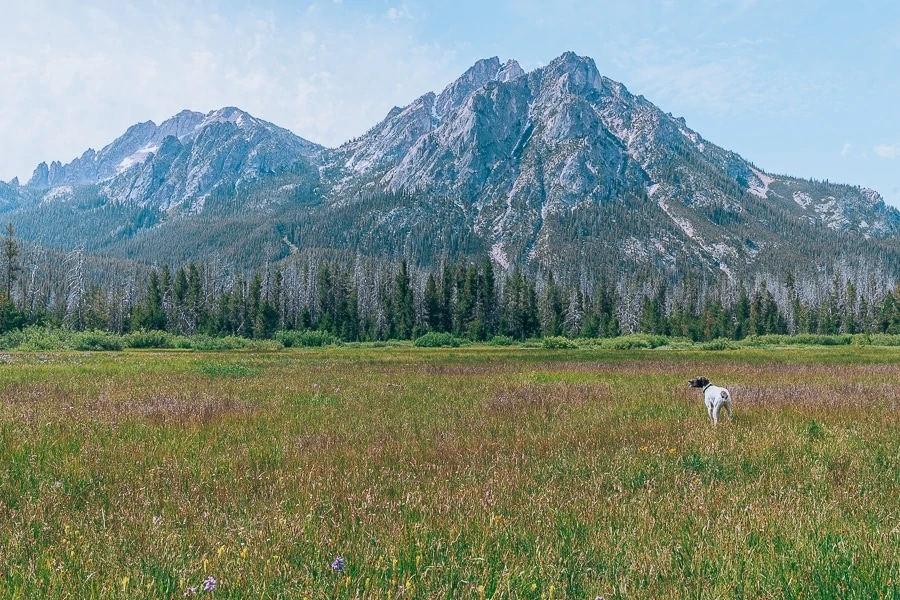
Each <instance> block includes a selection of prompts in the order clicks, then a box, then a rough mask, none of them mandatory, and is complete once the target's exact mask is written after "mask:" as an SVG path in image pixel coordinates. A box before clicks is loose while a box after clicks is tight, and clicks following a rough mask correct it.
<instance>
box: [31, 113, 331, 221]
mask: <svg viewBox="0 0 900 600" xmlns="http://www.w3.org/2000/svg"><path fill="white" fill-rule="evenodd" d="M322 150H323V148H322V147H321V146H319V145H317V144H314V143H312V142H309V141H307V140H304V139H303V138H300V137H298V136H296V135H294V134H293V133H291V132H289V131H288V130H286V129H282V128H281V127H277V126H276V125H273V124H272V123H268V122H266V121H263V120H261V119H256V118H255V117H253V116H251V115H249V114H248V113H246V112H244V111H242V110H240V109H237V108H233V107H227V108H223V109H220V110H216V111H212V112H210V113H208V114H206V115H204V114H202V113H196V112H191V111H187V110H185V111H182V112H180V113H178V114H177V115H175V116H174V117H172V118H171V119H168V120H166V121H164V122H163V123H162V124H161V125H158V126H157V125H156V124H155V123H153V122H152V121H147V122H146V123H140V124H138V125H134V126H132V127H130V128H128V130H127V131H126V132H125V134H124V135H123V136H121V137H120V138H118V139H116V140H115V141H114V142H112V143H111V144H109V145H108V146H106V147H105V148H103V149H102V150H100V151H99V152H95V151H94V150H93V149H89V150H87V151H86V152H85V153H84V154H83V155H82V156H81V157H80V158H76V159H75V160H73V161H72V162H70V163H69V164H66V165H62V164H60V163H59V162H53V163H51V164H50V166H49V167H48V166H47V164H46V163H41V164H40V165H38V167H37V168H36V169H35V171H34V174H33V175H32V178H31V180H30V181H29V182H28V186H29V187H31V188H40V189H44V188H46V189H48V190H49V191H48V192H47V194H46V195H45V196H44V199H45V200H54V199H55V200H58V199H60V198H61V197H67V196H70V195H71V194H72V193H73V186H81V185H97V186H99V193H100V195H101V196H102V197H104V198H106V199H108V200H110V201H113V202H122V203H133V204H136V205H141V206H144V205H149V206H152V207H155V208H158V209H160V210H164V211H166V210H171V209H173V208H175V207H179V206H184V207H186V208H188V209H189V210H191V211H195V212H196V211H198V210H200V209H202V206H203V203H204V202H205V200H206V199H207V198H208V197H209V196H210V194H212V193H213V192H214V191H215V190H217V189H223V188H224V189H235V188H239V187H241V186H242V185H246V184H247V183H248V182H252V181H254V180H256V179H258V178H260V177H261V176H265V175H269V174H274V173H279V172H283V171H286V170H288V169H297V168H300V169H301V170H304V175H305V176H306V177H307V178H313V179H315V178H316V177H317V176H316V175H314V173H315V172H316V169H315V168H314V167H315V166H316V163H317V162H318V157H319V155H320V154H321V152H322Z"/></svg>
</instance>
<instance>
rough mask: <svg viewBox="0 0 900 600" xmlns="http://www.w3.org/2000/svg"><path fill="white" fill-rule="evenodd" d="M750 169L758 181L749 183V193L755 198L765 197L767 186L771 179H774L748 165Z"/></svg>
mask: <svg viewBox="0 0 900 600" xmlns="http://www.w3.org/2000/svg"><path fill="white" fill-rule="evenodd" d="M750 170H751V171H753V174H754V175H755V176H756V178H757V179H758V180H759V181H758V182H755V181H754V182H752V183H751V184H750V193H751V194H753V195H754V196H756V197H757V198H762V199H765V198H766V197H767V196H768V194H769V186H770V185H771V184H772V182H773V181H775V179H774V178H773V177H769V176H768V175H766V174H765V173H763V172H762V171H759V170H757V169H754V168H753V167H750Z"/></svg>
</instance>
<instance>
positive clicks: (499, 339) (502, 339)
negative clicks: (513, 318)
mask: <svg viewBox="0 0 900 600" xmlns="http://www.w3.org/2000/svg"><path fill="white" fill-rule="evenodd" d="M487 343H488V345H490V346H512V345H513V344H515V343H516V340H514V339H512V338H511V337H509V336H508V335H495V336H494V337H492V338H491V339H490V340H488V342H487Z"/></svg>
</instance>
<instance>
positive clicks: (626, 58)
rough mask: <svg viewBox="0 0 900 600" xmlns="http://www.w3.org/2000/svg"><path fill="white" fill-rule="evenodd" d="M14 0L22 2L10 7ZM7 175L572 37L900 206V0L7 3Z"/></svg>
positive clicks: (392, 93) (355, 125) (727, 142)
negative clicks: (158, 127)
mask: <svg viewBox="0 0 900 600" xmlns="http://www.w3.org/2000/svg"><path fill="white" fill-rule="evenodd" d="M7 5H8V6H7ZM0 8H2V14H3V15H4V19H3V20H4V26H3V34H2V35H0V179H2V180H4V181H6V180H9V179H11V178H12V177H14V176H18V177H19V178H20V180H22V183H24V182H25V181H26V180H27V179H28V178H30V176H31V173H32V171H33V170H34V167H35V166H36V165H37V164H38V163H39V162H41V161H47V162H49V161H51V160H60V161H61V162H63V163H66V162H69V161H70V160H72V159H73V158H75V157H76V156H79V155H81V154H82V152H84V151H85V150H86V149H87V148H89V147H92V148H95V149H100V148H102V147H103V146H105V145H106V144H108V143H109V142H111V141H112V140H114V139H115V138H116V137H118V136H120V135H121V134H122V133H124V131H125V130H126V129H127V128H128V127H129V126H130V125H133V124H135V123H138V122H143V121H147V120H153V121H155V122H157V123H159V122H161V121H163V120H165V119H166V118H168V117H170V116H172V115H174V114H176V113H177V112H179V111H181V110H183V109H186V108H187V109H191V110H197V111H201V112H208V111H210V110H214V109H217V108H221V107H223V106H237V107H239V108H241V109H243V110H246V111H247V112H249V113H251V114H252V115H254V116H256V117H259V118H262V119H265V120H268V121H271V122H273V123H276V124H277V125H280V126H282V127H286V128H288V129H290V130H291V131H293V132H294V133H296V134H298V135H300V136H302V137H304V138H307V139H309V140H312V141H314V142H318V143H320V144H323V145H326V146H336V145H339V144H340V143H342V142H344V141H347V140H348V139H351V138H353V137H355V136H358V135H360V134H362V133H363V132H365V131H366V130H367V129H369V128H370V127H371V126H372V125H374V124H375V123H377V122H378V121H380V120H381V119H382V118H383V117H384V115H385V114H386V113H387V112H388V111H389V110H390V109H391V108H392V107H393V106H395V105H397V106H402V105H406V104H408V103H409V102H411V101H412V100H414V99H415V98H417V97H418V96H420V95H422V94H424V93H425V92H428V91H436V92H439V91H440V90H441V89H442V88H443V87H444V86H446V85H447V84H448V83H450V82H451V81H453V80H454V79H456V78H457V77H458V76H459V75H461V74H462V73H463V72H464V71H465V70H466V69H467V68H468V67H469V66H471V65H472V64H473V63H474V62H476V61H477V60H479V59H481V58H485V57H491V56H498V57H499V58H500V59H501V60H506V59H509V58H515V59H516V60H518V61H519V63H520V64H521V65H522V67H523V68H524V69H525V70H526V71H531V70H533V69H536V68H539V67H541V66H543V65H545V64H547V63H549V62H550V61H551V60H553V59H554V58H555V57H557V56H559V55H560V54H562V53H564V52H566V51H569V50H571V51H574V52H576V53H578V54H580V55H583V56H590V57H591V58H593V59H594V60H595V62H596V64H597V66H598V68H599V70H600V72H601V73H602V74H603V75H605V76H607V77H609V78H611V79H614V80H616V81H620V82H622V83H624V84H625V85H626V86H627V87H628V89H629V90H631V91H632V92H633V93H635V94H642V95H644V96H645V97H646V98H648V99H649V100H650V101H652V102H654V103H655V104H656V105H657V106H659V107H660V108H661V109H663V110H664V111H666V112H671V113H673V114H674V115H676V116H682V117H684V118H685V119H686V121H687V123H688V125H689V126H690V127H691V128H692V129H694V130H695V131H697V132H699V133H700V134H701V135H702V136H703V137H705V138H706V139H707V140H709V141H711V142H713V143H715V144H718V145H719V146H722V147H724V148H727V149H729V150H734V151H735V152H738V153H739V154H741V155H742V156H743V157H744V158H746V159H748V160H750V161H752V162H753V163H755V164H756V165H757V166H758V167H760V168H762V169H763V170H765V171H767V172H769V173H777V174H788V175H793V176H798V177H810V178H815V179H820V180H821V179H827V180H829V181H832V182H840V183H850V184H854V185H861V186H864V187H870V188H873V189H875V190H877V191H878V192H879V193H881V194H882V196H883V197H884V198H885V200H886V202H888V203H889V204H892V205H894V206H898V207H900V3H897V2H896V1H895V0H857V1H856V2H852V3H851V2H846V1H843V0H840V1H839V0H834V1H824V0H823V1H813V0H791V1H790V2H785V1H784V0H679V1H676V0H627V1H623V0H617V1H615V2H608V1H606V0H556V1H554V2H548V1H546V0H490V1H485V0H452V1H446V2H445V1H425V0H405V1H403V0H316V1H314V2H309V1H303V0H293V1H291V0H256V1H253V2H250V1H246V0H245V1H239V0H140V1H137V2H132V1H129V0H30V1H29V2H19V1H17V0H0Z"/></svg>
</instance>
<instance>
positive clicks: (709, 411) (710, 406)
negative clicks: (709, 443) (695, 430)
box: [706, 402, 716, 425]
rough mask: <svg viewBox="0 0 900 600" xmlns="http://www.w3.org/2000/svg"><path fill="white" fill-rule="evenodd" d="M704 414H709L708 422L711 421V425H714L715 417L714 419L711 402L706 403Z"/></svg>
mask: <svg viewBox="0 0 900 600" xmlns="http://www.w3.org/2000/svg"><path fill="white" fill-rule="evenodd" d="M706 412H708V413H709V420H710V421H712V424H713V425H715V424H716V417H715V414H714V413H713V405H712V402H707V403H706Z"/></svg>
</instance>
